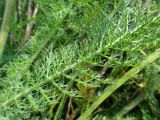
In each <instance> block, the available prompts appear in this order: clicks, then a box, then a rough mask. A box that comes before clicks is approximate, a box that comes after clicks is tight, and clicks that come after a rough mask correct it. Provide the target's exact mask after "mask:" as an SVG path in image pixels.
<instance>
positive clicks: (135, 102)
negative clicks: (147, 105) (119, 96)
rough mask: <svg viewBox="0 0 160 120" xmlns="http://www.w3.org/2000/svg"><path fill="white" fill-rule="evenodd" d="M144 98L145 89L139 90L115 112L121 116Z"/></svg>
mask: <svg viewBox="0 0 160 120" xmlns="http://www.w3.org/2000/svg"><path fill="white" fill-rule="evenodd" d="M144 98H145V91H143V92H141V93H140V94H139V95H138V96H137V97H136V98H135V99H133V100H132V101H131V102H130V103H128V104H127V105H126V106H124V107H123V108H122V109H121V110H120V111H119V113H118V114H117V116H118V117H123V116H124V115H126V114H127V113H128V112H129V111H131V110H132V109H133V108H135V107H136V106H137V105H138V104H139V103H140V102H142V101H143V100H144Z"/></svg>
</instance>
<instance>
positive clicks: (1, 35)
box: [0, 0, 16, 59]
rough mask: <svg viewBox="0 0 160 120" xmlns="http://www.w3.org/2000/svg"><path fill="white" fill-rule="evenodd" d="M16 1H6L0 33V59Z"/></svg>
mask: <svg viewBox="0 0 160 120" xmlns="http://www.w3.org/2000/svg"><path fill="white" fill-rule="evenodd" d="M15 3H16V0H6V7H5V12H4V17H3V22H2V26H1V31H0V59H1V58H2V54H3V51H4V48H5V44H6V41H7V37H8V33H9V30H10V26H11V23H12V20H13V17H14V6H15Z"/></svg>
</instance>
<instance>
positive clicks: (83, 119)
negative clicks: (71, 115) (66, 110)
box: [78, 48, 160, 120]
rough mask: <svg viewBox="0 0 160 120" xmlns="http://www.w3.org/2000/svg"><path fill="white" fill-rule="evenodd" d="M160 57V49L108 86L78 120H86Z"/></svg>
mask: <svg viewBox="0 0 160 120" xmlns="http://www.w3.org/2000/svg"><path fill="white" fill-rule="evenodd" d="M159 57H160V48H159V49H157V50H156V51H155V52H153V53H152V54H151V55H149V56H148V57H147V58H146V59H145V60H143V61H142V62H140V63H139V64H137V65H135V67H133V68H132V69H131V70H129V71H128V72H127V73H125V74H124V75H123V76H122V77H121V78H119V79H118V80H117V82H116V84H113V85H110V86H108V87H107V88H106V89H105V90H104V91H103V93H102V94H101V96H98V97H97V98H96V100H95V101H93V104H91V106H90V107H89V108H88V109H87V110H86V111H85V112H84V113H83V114H82V115H81V116H80V117H79V118H78V120H86V119H87V117H88V116H90V115H91V113H92V112H93V111H94V110H95V109H96V108H97V107H98V106H99V105H100V104H101V103H102V102H103V101H104V100H105V99H107V98H108V97H109V96H110V95H111V94H112V93H113V92H114V91H116V90H117V89H118V88H119V87H120V86H122V85H123V84H124V83H125V82H126V81H128V80H129V79H130V78H132V77H133V76H135V75H136V74H137V73H139V72H140V71H141V70H142V69H143V68H145V67H146V66H147V65H148V64H149V63H152V62H153V61H155V60H156V59H158V58H159Z"/></svg>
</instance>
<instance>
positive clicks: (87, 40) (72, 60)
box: [0, 0, 160, 120]
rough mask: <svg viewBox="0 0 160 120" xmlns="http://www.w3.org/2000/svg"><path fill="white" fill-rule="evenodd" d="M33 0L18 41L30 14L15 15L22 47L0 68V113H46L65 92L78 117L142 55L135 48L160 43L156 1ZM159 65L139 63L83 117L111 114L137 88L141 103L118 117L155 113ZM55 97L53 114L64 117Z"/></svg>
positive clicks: (7, 116)
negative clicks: (34, 8)
mask: <svg viewBox="0 0 160 120" xmlns="http://www.w3.org/2000/svg"><path fill="white" fill-rule="evenodd" d="M25 4H26V3H23V5H25ZM34 4H38V7H39V11H38V15H37V16H36V17H35V18H33V19H32V20H31V21H34V22H35V26H34V29H33V31H32V36H31V38H30V39H29V41H28V42H27V43H26V45H25V47H23V46H20V45H22V44H21V42H20V40H22V39H23V36H22V34H23V32H24V30H23V27H24V26H25V25H26V24H27V23H29V22H31V21H27V20H22V21H19V22H18V23H17V24H16V27H15V28H14V29H13V33H14V35H15V38H17V45H19V47H20V48H22V49H21V50H20V51H19V50H17V51H18V52H19V53H17V54H18V56H16V58H14V59H13V60H11V61H9V62H8V63H6V64H4V65H3V66H2V67H1V69H0V70H1V78H0V80H1V82H0V119H9V120H17V119H33V120H36V119H45V118H46V119H47V118H48V119H49V118H51V119H52V118H54V116H55V114H56V110H57V108H58V106H59V103H60V102H61V101H60V100H61V99H62V98H63V96H67V97H66V99H68V98H71V99H72V104H73V106H74V112H75V115H76V118H77V117H79V116H81V113H82V115H83V112H84V111H86V110H87V108H88V106H89V105H90V104H91V103H92V102H94V100H95V97H96V96H98V95H101V92H102V91H103V90H104V88H105V87H106V86H108V85H111V84H116V80H117V79H118V78H120V77H121V76H122V75H123V74H124V73H126V72H127V71H128V70H129V69H131V68H133V67H134V66H135V65H136V64H138V63H140V62H141V61H142V60H143V59H144V58H145V57H146V56H144V55H142V53H141V52H142V51H143V52H145V53H146V55H148V54H151V53H152V52H153V51H155V50H156V49H158V48H159V47H160V38H159V36H160V13H159V11H158V9H159V7H158V3H157V2H156V1H152V0H146V1H143V0H142V1H141V0H135V1H130V0H127V1H125V0H121V1H118V0H114V1H106V0H99V1H98V0H87V1H86V0H78V1H77V0H59V1H57V0H48V1H46V0H35V1H34ZM0 5H1V4H0ZM24 18H25V17H24ZM15 51H16V50H15ZM15 54H16V53H15ZM159 65H160V63H159V61H158V60H157V61H156V62H154V63H153V64H151V65H150V66H146V68H145V69H144V70H143V71H141V72H140V73H139V74H137V75H136V76H134V77H133V78H131V80H130V81H129V82H127V83H125V84H124V85H123V86H121V87H120V88H119V89H118V90H117V91H116V92H115V93H113V94H112V95H111V96H110V97H109V98H108V99H106V100H105V101H104V102H103V103H102V105H100V106H99V107H98V108H97V109H96V111H94V112H93V115H91V116H90V119H95V120H99V119H108V118H109V119H111V118H112V117H113V116H114V114H115V113H117V112H118V111H120V109H121V108H122V107H123V106H125V105H126V102H127V103H128V102H130V101H131V100H133V98H135V96H136V95H137V94H138V93H140V92H141V91H146V96H145V98H144V103H140V104H138V106H136V107H135V108H134V109H133V110H131V111H128V113H127V114H126V118H125V119H133V120H135V119H150V118H151V115H153V117H152V118H155V119H158V118H159V112H158V111H159V109H160V106H159V103H158V102H159V101H158V98H159V96H160V91H159V88H160V86H159V84H157V83H159V77H160V74H159V70H160V69H159ZM103 69H104V70H105V71H103ZM70 81H72V82H73V83H72V82H70ZM71 83H72V85H71ZM155 96H156V97H155ZM62 100H63V99H62ZM62 103H66V104H62V105H63V106H62V107H63V108H65V109H62V110H64V112H62V113H60V114H61V116H62V118H66V116H67V112H66V111H65V110H66V109H67V110H68V109H69V108H67V105H68V104H69V103H68V100H66V101H65V100H64V101H63V102H62ZM51 106H52V107H53V106H54V107H53V108H52V107H51ZM50 110H51V113H49V112H48V111H50ZM60 114H58V115H60ZM68 114H69V113H68ZM117 119H118V118H117ZM119 119H120V118H119Z"/></svg>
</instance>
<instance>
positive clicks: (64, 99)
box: [54, 81, 74, 120]
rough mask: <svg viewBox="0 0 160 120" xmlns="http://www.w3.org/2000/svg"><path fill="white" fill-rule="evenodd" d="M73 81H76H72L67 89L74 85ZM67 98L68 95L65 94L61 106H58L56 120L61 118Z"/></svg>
mask: <svg viewBox="0 0 160 120" xmlns="http://www.w3.org/2000/svg"><path fill="white" fill-rule="evenodd" d="M73 83H74V82H73V81H70V82H69V85H68V87H67V89H66V90H69V89H70V88H71V87H72V85H73ZM67 99H68V95H64V96H63V98H62V100H61V102H60V104H59V106H58V109H57V111H56V114H55V117H54V120H61V115H62V111H63V109H64V106H65V104H66V102H67Z"/></svg>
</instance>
